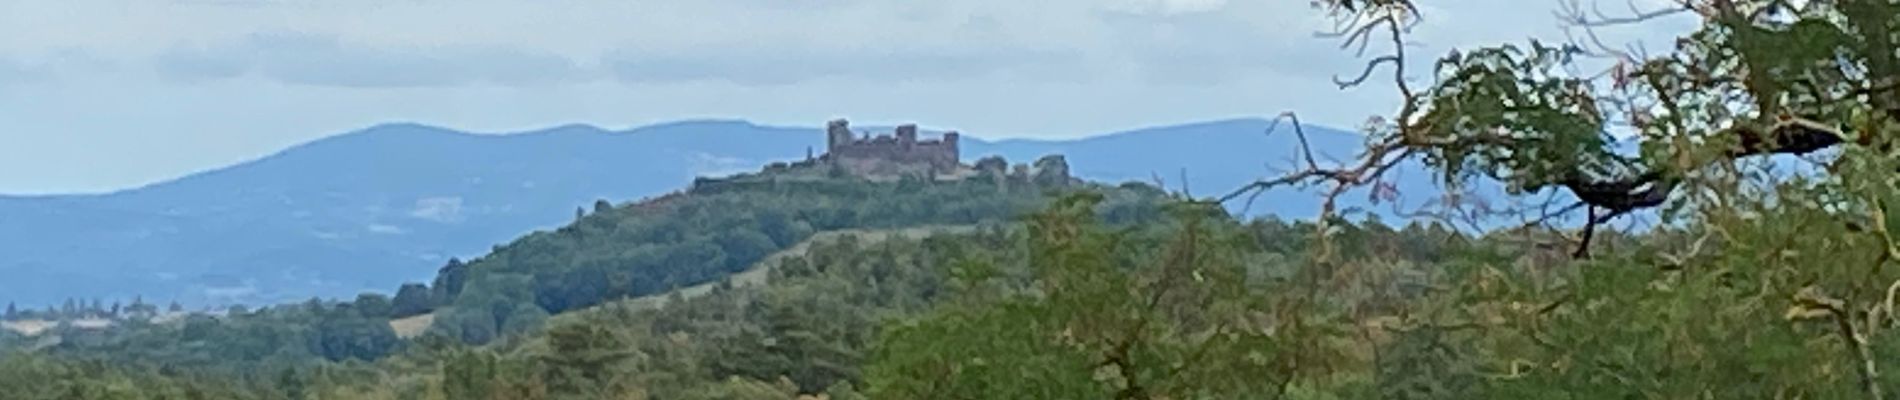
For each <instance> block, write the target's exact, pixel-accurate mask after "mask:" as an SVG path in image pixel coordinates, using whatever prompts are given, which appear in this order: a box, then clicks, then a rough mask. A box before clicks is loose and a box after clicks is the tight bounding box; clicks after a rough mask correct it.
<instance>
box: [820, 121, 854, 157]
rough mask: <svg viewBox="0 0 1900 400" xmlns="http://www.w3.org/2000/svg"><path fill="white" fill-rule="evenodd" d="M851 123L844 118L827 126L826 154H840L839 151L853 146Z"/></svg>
mask: <svg viewBox="0 0 1900 400" xmlns="http://www.w3.org/2000/svg"><path fill="white" fill-rule="evenodd" d="M851 141H852V138H851V122H850V121H845V120H844V118H839V119H834V120H831V122H830V123H828V124H825V153H826V154H831V153H836V152H838V149H839V148H841V147H844V146H846V145H849V144H851Z"/></svg>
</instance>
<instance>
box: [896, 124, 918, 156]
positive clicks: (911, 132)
mask: <svg viewBox="0 0 1900 400" xmlns="http://www.w3.org/2000/svg"><path fill="white" fill-rule="evenodd" d="M897 146H898V148H899V149H903V150H904V151H906V152H908V151H910V150H911V149H912V148H915V147H917V125H916V124H903V125H898V126H897Z"/></svg>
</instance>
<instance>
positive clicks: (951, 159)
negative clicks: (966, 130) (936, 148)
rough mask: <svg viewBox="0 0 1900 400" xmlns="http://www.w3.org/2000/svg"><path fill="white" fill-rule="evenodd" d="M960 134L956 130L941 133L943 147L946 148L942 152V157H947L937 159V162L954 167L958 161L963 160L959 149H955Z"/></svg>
mask: <svg viewBox="0 0 1900 400" xmlns="http://www.w3.org/2000/svg"><path fill="white" fill-rule="evenodd" d="M962 136H963V135H959V134H957V131H949V132H944V133H943V148H944V150H946V151H945V152H944V153H945V154H944V155H943V157H945V158H948V159H947V160H939V161H938V162H941V163H943V165H947V166H950V167H951V168H955V167H956V166H957V164H958V163H961V162H963V160H962V157H963V153H962V152H961V151H960V150H957V138H960V137H962Z"/></svg>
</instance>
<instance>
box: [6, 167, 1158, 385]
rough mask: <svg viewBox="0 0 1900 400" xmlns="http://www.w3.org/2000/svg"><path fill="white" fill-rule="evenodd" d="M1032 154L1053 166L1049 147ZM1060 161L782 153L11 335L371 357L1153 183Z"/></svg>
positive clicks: (50, 346) (135, 352)
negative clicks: (412, 273)
mask: <svg viewBox="0 0 1900 400" xmlns="http://www.w3.org/2000/svg"><path fill="white" fill-rule="evenodd" d="M1040 163H1041V164H1043V165H1063V164H1062V161H1061V158H1060V157H1050V158H1047V159H1045V160H1042V161H1041V162H1040ZM1061 170H1062V169H1061V168H1038V169H1030V168H1023V169H1020V170H1018V171H1015V172H1001V171H986V172H980V173H978V174H976V175H973V176H969V177H967V178H964V179H956V180H941V179H940V180H923V179H912V178H905V179H896V180H889V181H883V180H880V181H871V180H864V179H859V178H856V177H849V176H843V175H842V173H841V172H840V171H835V170H831V169H828V168H824V167H822V166H816V165H801V166H787V165H783V164H778V165H774V166H773V167H771V168H768V170H767V171H765V172H762V173H758V174H749V175H741V176H738V177H734V178H730V179H720V180H702V181H700V182H698V183H696V184H695V185H694V186H693V187H692V188H691V189H688V190H683V191H680V192H675V193H672V194H667V195H663V196H657V197H653V198H648V199H642V200H639V201H634V202H629V203H625V204H620V205H613V204H609V203H606V202H601V203H598V204H596V205H595V207H593V209H592V210H581V211H578V212H577V215H576V219H575V220H573V221H572V223H570V224H567V225H566V226H563V227H561V228H558V229H555V230H551V231H539V232H534V233H530V234H528V235H526V236H523V237H521V238H519V239H517V240H514V241H512V242H510V243H508V244H505V245H500V246H496V247H495V248H494V249H493V251H491V252H489V253H488V254H487V255H484V256H481V257H478V258H474V259H472V260H468V261H467V262H463V261H460V260H454V261H451V262H449V263H447V265H445V266H444V267H442V268H441V270H440V271H439V273H438V275H437V276H436V277H435V279H433V281H431V282H427V283H414V284H409V285H404V286H403V287H402V288H401V289H400V290H398V291H397V294H396V295H395V296H394V297H393V298H391V297H385V296H382V295H376V294H365V295H362V296H359V297H357V298H356V299H354V300H352V301H344V302H335V301H323V300H310V301H308V302H304V303H300V304H285V305H279V306H273V307H268V308H265V309H260V310H256V311H248V310H237V311H233V312H232V313H230V315H228V316H216V317H214V316H203V315H198V316H190V317H186V318H184V319H183V320H176V321H157V322H135V323H131V324H128V325H124V326H120V327H115V328H112V329H104V330H88V329H82V328H74V327H67V328H61V329H57V330H54V331H50V332H47V333H44V334H42V335H40V336H39V337H34V338H16V339H21V340H22V341H20V342H16V343H15V344H18V345H24V346H25V347H44V349H43V350H44V351H46V352H50V353H51V354H68V355H75V356H88V355H91V356H98V357H107V358H112V359H120V360H140V361H149V362H161V363H165V364H167V365H198V366H206V367H212V368H220V369H222V368H238V369H242V368H243V367H244V366H248V365H259V364H261V363H284V362H287V361H286V360H289V361H288V362H290V363H291V364H297V363H301V362H315V361H317V360H324V359H327V360H345V359H361V360H374V359H379V358H381V357H384V356H386V355H388V354H391V353H392V352H395V351H398V350H400V349H401V348H403V347H405V346H406V345H405V344H404V342H403V341H402V340H400V339H398V338H397V336H396V334H395V331H394V330H393V328H392V327H391V326H390V323H389V322H390V321H391V320H392V319H399V318H404V317H412V316H417V315H425V314H427V315H430V316H433V323H432V324H431V325H430V327H429V328H427V331H428V332H429V333H430V335H429V336H431V337H437V338H445V339H450V340H454V341H459V342H465V343H471V344H480V343H487V342H491V341H494V340H496V339H498V338H505V337H511V336H519V335H521V334H524V333H528V332H532V331H534V330H536V329H537V328H539V327H540V326H541V325H542V324H543V323H544V321H546V320H547V318H548V317H549V316H551V315H554V314H560V313H563V312H567V311H571V310H575V309H580V308H585V307H589V306H593V305H597V304H600V303H603V302H607V301H612V300H616V299H626V298H633V297H639V296H647V295H653V294H657V293H663V292H666V291H668V290H672V289H674V288H680V287H686V286H691V285H696V284H703V283H708V282H716V281H719V280H721V279H723V278H725V277H727V276H729V275H731V274H733V273H735V272H739V271H742V270H744V269H746V268H747V267H748V266H751V265H753V264H754V263H757V262H758V261H760V260H761V259H763V258H765V257H766V256H767V255H769V254H772V253H773V252H776V251H779V250H781V249H784V248H787V247H789V246H792V245H794V244H797V243H800V242H801V241H804V240H806V239H807V238H809V237H811V236H812V235H814V234H817V233H820V232H827V231H836V230H847V229H880V228H902V227H913V226H925V225H958V226H970V225H978V224H984V223H1006V222H1011V221H1014V220H1015V219H1016V218H1018V217H1019V216H1021V215H1023V214H1025V213H1028V212H1032V211H1034V210H1037V209H1040V208H1041V207H1042V206H1043V205H1045V204H1047V202H1048V200H1049V198H1050V197H1049V196H1051V195H1053V194H1059V193H1061V192H1067V191H1074V190H1089V191H1102V192H1105V193H1109V194H1111V196H1112V197H1114V198H1116V199H1120V201H1118V202H1117V203H1116V204H1123V205H1125V207H1122V208H1118V210H1119V211H1116V213H1117V215H1120V217H1121V218H1148V217H1152V216H1153V215H1156V214H1158V213H1159V211H1158V209H1157V208H1156V206H1157V205H1158V204H1159V203H1160V202H1161V200H1162V199H1164V198H1165V194H1164V193H1163V192H1161V191H1159V190H1156V189H1152V188H1147V187H1145V186H1143V185H1127V186H1126V187H1117V186H1102V185H1097V184H1090V183H1085V182H1082V181H1079V180H1075V179H1072V178H1070V177H1068V176H1067V175H1064V174H1061V173H1060V172H1061ZM100 312H101V313H105V312H116V310H113V311H107V310H101V311H100ZM134 320H139V319H137V318H134ZM49 338H57V339H56V340H51V341H49ZM298 360H302V361H298Z"/></svg>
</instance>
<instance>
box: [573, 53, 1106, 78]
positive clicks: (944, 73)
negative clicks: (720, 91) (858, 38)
mask: <svg viewBox="0 0 1900 400" xmlns="http://www.w3.org/2000/svg"><path fill="white" fill-rule="evenodd" d="M1079 61H1080V60H1079V55H1077V54H1073V53H1067V52H1063V51H1059V50H1055V51H1041V50H1033V49H965V48H945V49H917V48H886V49H782V48H780V49H773V48H732V49H718V50H712V51H704V50H701V51H691V52H642V51H640V50H633V49H625V50H619V51H616V52H614V53H611V54H608V55H607V56H606V57H604V59H603V60H602V65H604V66H605V67H606V68H608V69H609V70H610V71H612V73H613V74H614V76H615V77H617V78H619V79H621V80H623V81H627V82H633V83H671V82H689V81H701V82H705V81H711V82H729V83H736V84H740V85H763V86H776V85H788V84H796V83H801V82H808V81H813V80H820V79H854V80H867V81H875V82H902V81H960V80H965V79H972V78H982V77H990V76H995V75H1013V76H1011V77H1013V78H1020V79H1055V78H1059V77H1061V76H1062V75H1063V74H1062V73H1063V72H1074V70H1075V69H1079V68H1082V66H1081V63H1080V62H1079Z"/></svg>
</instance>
